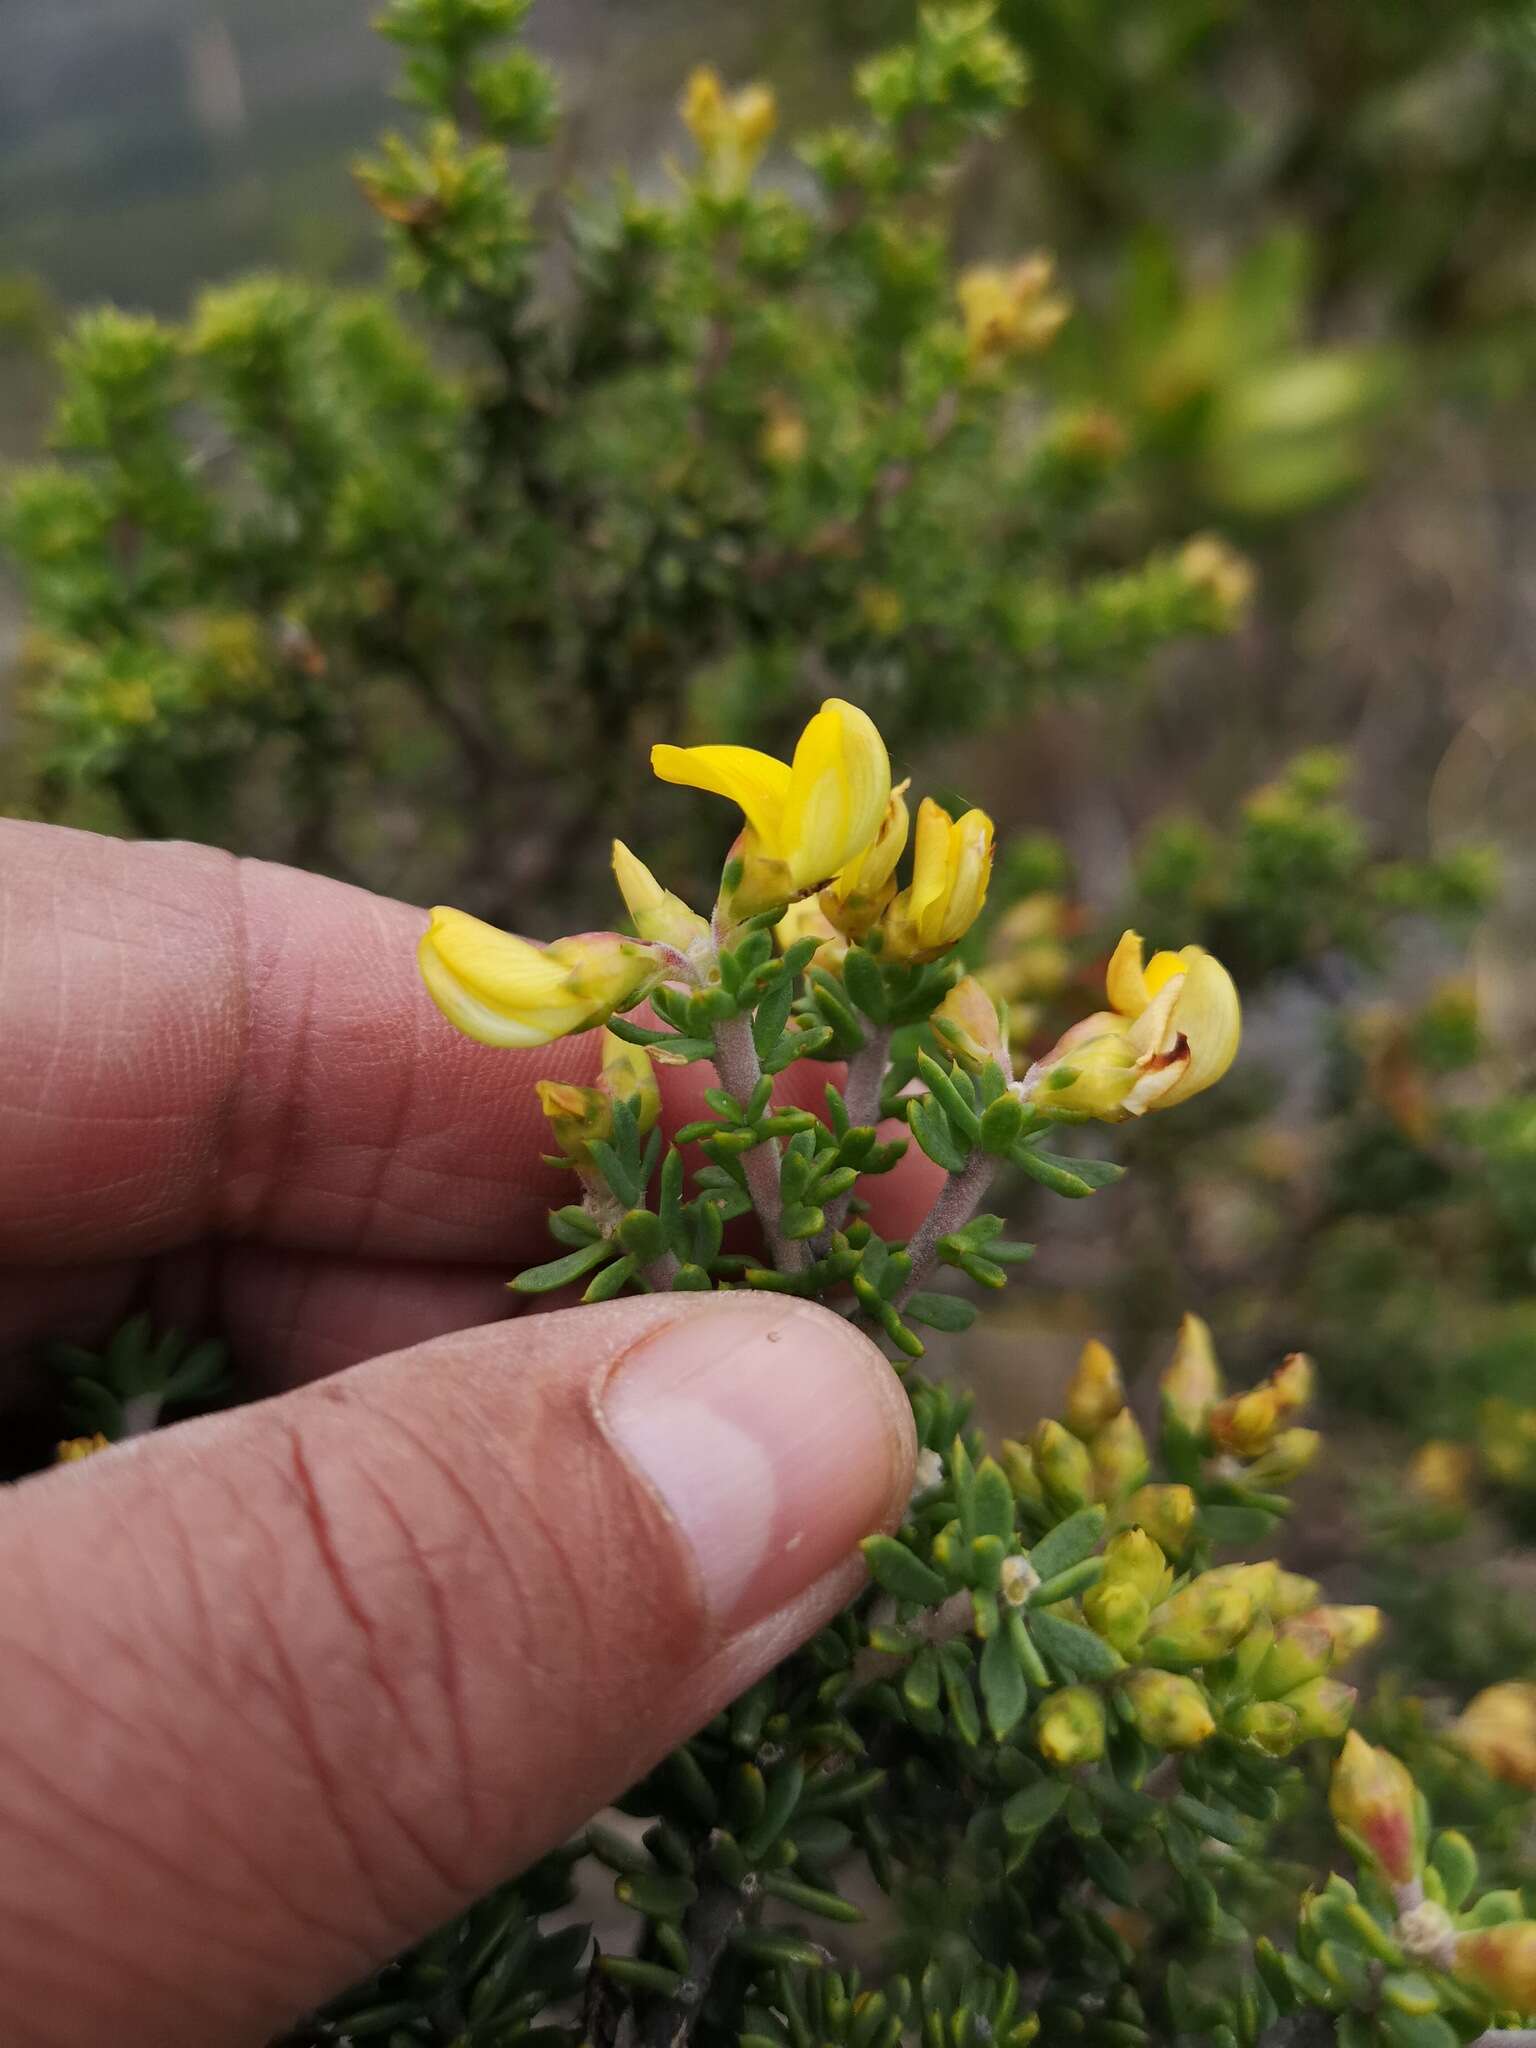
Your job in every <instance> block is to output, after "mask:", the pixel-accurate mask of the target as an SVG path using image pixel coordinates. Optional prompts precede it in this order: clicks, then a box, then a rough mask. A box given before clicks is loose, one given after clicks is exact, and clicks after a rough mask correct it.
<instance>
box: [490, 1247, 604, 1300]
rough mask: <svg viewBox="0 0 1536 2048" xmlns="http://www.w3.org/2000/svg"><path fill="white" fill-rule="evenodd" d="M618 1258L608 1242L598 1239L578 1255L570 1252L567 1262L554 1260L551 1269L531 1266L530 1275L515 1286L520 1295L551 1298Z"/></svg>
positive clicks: (581, 1249) (528, 1271) (519, 1276)
mask: <svg viewBox="0 0 1536 2048" xmlns="http://www.w3.org/2000/svg"><path fill="white" fill-rule="evenodd" d="M613 1256H614V1247H613V1246H612V1245H611V1244H609V1243H608V1242H607V1241H606V1239H604V1238H598V1239H597V1240H596V1241H595V1242H594V1243H592V1244H584V1245H579V1246H578V1247H577V1248H576V1250H575V1251H573V1252H567V1253H566V1255H565V1257H564V1258H563V1259H551V1260H550V1261H549V1263H548V1264H547V1265H543V1266H530V1267H529V1268H528V1270H527V1272H526V1273H519V1274H518V1276H517V1278H516V1279H515V1280H514V1281H513V1282H512V1289H513V1292H514V1293H516V1294H549V1293H552V1292H553V1290H554V1289H555V1288H557V1287H569V1286H570V1284H571V1282H572V1281H573V1280H579V1279H580V1278H581V1276H582V1274H583V1273H590V1272H591V1271H592V1268H593V1267H594V1266H601V1265H602V1264H603V1262H604V1261H605V1260H607V1259H611V1258H612V1257H613Z"/></svg>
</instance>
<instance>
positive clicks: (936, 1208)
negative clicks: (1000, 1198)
mask: <svg viewBox="0 0 1536 2048" xmlns="http://www.w3.org/2000/svg"><path fill="white" fill-rule="evenodd" d="M996 1171H997V1161H996V1160H995V1159H994V1158H993V1157H992V1156H991V1154H990V1153H987V1152H973V1153H972V1154H971V1158H970V1163H969V1165H968V1166H967V1167H966V1168H965V1171H964V1172H963V1173H952V1174H951V1175H950V1176H949V1179H948V1180H947V1181H945V1183H944V1186H943V1189H942V1191H941V1192H940V1195H939V1199H938V1200H937V1201H936V1202H935V1203H934V1205H933V1207H932V1208H931V1209H930V1210H929V1211H928V1214H927V1215H926V1216H925V1217H924V1218H923V1220H922V1222H921V1223H920V1224H919V1225H918V1226H917V1228H916V1230H914V1231H913V1233H912V1235H911V1237H910V1238H909V1239H908V1241H907V1254H908V1257H909V1258H910V1259H911V1261H912V1271H911V1273H910V1274H909V1275H908V1276H907V1281H906V1284H905V1286H904V1287H903V1288H902V1290H901V1292H900V1294H898V1295H897V1297H896V1306H897V1307H898V1308H900V1307H902V1305H903V1304H904V1303H905V1302H908V1301H910V1300H911V1298H912V1296H913V1295H914V1294H915V1293H916V1292H917V1290H918V1289H919V1288H920V1287H921V1286H922V1284H923V1282H924V1281H925V1280H926V1279H927V1277H928V1274H929V1271H930V1269H931V1267H932V1265H933V1261H934V1254H935V1253H936V1251H937V1250H938V1244H939V1239H940V1238H941V1237H948V1235H949V1233H950V1232H951V1231H952V1230H959V1229H961V1228H962V1227H963V1226H964V1225H965V1224H967V1223H969V1222H970V1220H971V1218H972V1217H973V1216H974V1215H975V1214H976V1211H977V1208H978V1207H979V1206H980V1203H981V1198H982V1196H983V1195H985V1193H986V1192H987V1189H988V1188H989V1187H990V1186H991V1185H992V1176H993V1174H994V1173H995V1172H996Z"/></svg>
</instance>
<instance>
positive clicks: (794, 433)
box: [757, 397, 811, 469]
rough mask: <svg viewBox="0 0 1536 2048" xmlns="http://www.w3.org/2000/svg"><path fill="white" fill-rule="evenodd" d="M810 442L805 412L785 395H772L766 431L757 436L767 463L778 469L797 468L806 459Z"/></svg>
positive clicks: (766, 415) (767, 413) (758, 446)
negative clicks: (796, 407) (797, 408)
mask: <svg viewBox="0 0 1536 2048" xmlns="http://www.w3.org/2000/svg"><path fill="white" fill-rule="evenodd" d="M810 444H811V433H810V429H809V427H807V426H806V424H805V415H804V414H803V413H801V412H798V411H797V410H796V409H795V407H794V406H792V405H788V404H786V403H785V401H784V400H783V399H782V398H778V397H772V398H770V399H769V400H768V403H767V407H766V410H765V417H764V420H763V426H762V432H761V433H760V434H759V435H758V437H757V450H758V453H759V454H760V455H761V456H762V458H763V460H764V462H766V463H769V464H770V465H771V466H772V467H773V468H774V469H794V468H796V467H797V466H798V465H799V464H800V463H802V462H804V460H805V456H806V450H807V449H808V448H809V447H810Z"/></svg>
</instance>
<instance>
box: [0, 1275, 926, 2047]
mask: <svg viewBox="0 0 1536 2048" xmlns="http://www.w3.org/2000/svg"><path fill="white" fill-rule="evenodd" d="M911 1435H912V1431H911V1419H910V1414H909V1410H908V1407H907V1403H906V1400H905V1398H904V1396H903V1395H902V1393H901V1390H900V1388H899V1386H898V1384H897V1382H896V1379H895V1377H894V1376H893V1374H892V1373H891V1371H890V1369H889V1367H888V1366H887V1365H886V1364H885V1363H884V1361H883V1360H882V1359H881V1358H880V1357H879V1355H878V1354H877V1353H876V1352H875V1350H874V1349H873V1347H872V1346H870V1345H869V1344H868V1343H866V1342H865V1340H864V1339H863V1338H862V1337H861V1336H859V1335H858V1334H857V1333H856V1332H855V1331H853V1330H851V1329H850V1328H849V1327H848V1325H847V1324H846V1323H844V1322H843V1321H841V1320H840V1319H839V1318H838V1317H836V1316H834V1315H831V1314H829V1313H828V1312H827V1311H825V1310H823V1309H818V1308H814V1307H811V1306H809V1305H805V1304H798V1303H797V1304H793V1305H790V1304H786V1303H785V1302H784V1301H783V1299H782V1297H779V1298H770V1299H762V1298H757V1297H752V1296H746V1295H740V1296H719V1295H716V1296H711V1297H708V1298H705V1297H696V1298H691V1297H686V1296H676V1295H674V1296H652V1297H648V1298H644V1299H639V1300H628V1301H616V1302H613V1303H610V1304H608V1305H606V1306H604V1307H600V1308H590V1309H575V1310H570V1311H567V1312H565V1313H563V1314H556V1315H543V1316H535V1317H529V1318H526V1319H524V1320H521V1321H519V1322H515V1323H510V1324H504V1325H497V1326H495V1327H492V1328H488V1329H482V1330H472V1331H467V1332H463V1333H460V1334H458V1335H455V1336H452V1337H447V1338H443V1339H441V1340H440V1341H438V1342H435V1343H431V1344H422V1345H418V1346H417V1347H416V1348H415V1349H413V1350H410V1351H401V1352H396V1353H394V1354H392V1355H391V1356H389V1357H387V1358H380V1359H375V1360H373V1361H371V1362H370V1363H369V1364H367V1365H362V1366H358V1367H356V1368H354V1369H353V1370H352V1371H351V1372H348V1373H344V1374H341V1375H339V1376H338V1377H337V1378H334V1379H331V1380H326V1381H321V1382H318V1383H316V1384H315V1385H313V1386H309V1387H305V1388H303V1389H302V1390H300V1391H299V1392H296V1393H292V1394H286V1395H284V1396H282V1397H281V1398H279V1399H277V1400H273V1401H267V1402H264V1403H261V1404H259V1405H256V1406H253V1407H249V1408H245V1409H241V1410H239V1411H238V1412H236V1413H234V1414H230V1415H225V1416H217V1417H211V1418H209V1419H207V1420H204V1421H201V1422H195V1423H188V1424H186V1425H184V1426H182V1427H180V1428H177V1429H174V1430H171V1431H169V1432H167V1433H166V1434H164V1435H163V1436H155V1437H151V1438H148V1439H145V1440H143V1441H141V1442H136V1443H133V1444H131V1445H127V1446H124V1447H122V1448H119V1449H117V1450H113V1451H110V1452H107V1453H104V1454H103V1455H102V1456H100V1457H99V1458H95V1459H90V1460H87V1461H85V1462H84V1463H82V1464H78V1465H74V1466H70V1467H65V1468H61V1469H60V1470H58V1471H57V1472H54V1473H50V1474H48V1475H46V1476H44V1477H41V1478H39V1479H35V1480H29V1481H27V1482H25V1483H24V1484H23V1485H21V1486H19V1487H17V1488H14V1489H12V1491H11V1492H10V1494H9V1495H8V1496H7V1497H5V1498H4V1499H3V1500H0V1642H3V1644H4V1656H5V1661H6V1667H7V1673H8V1679H9V1683H8V1685H7V1703H6V1712H5V1716H4V1719H3V1722H0V1814H3V1815H4V1825H5V1827H6V1831H7V1833H8V1835H9V1839H10V1843H11V1851H10V1853H8V1854H7V1855H6V1856H4V1857H3V1858H0V1981H3V1982H5V1983H6V1985H7V1987H8V1990H7V2007H8V2009H9V2010H10V2011H11V2012H12V2014H13V2015H16V2016H24V2015H35V2016H36V2025H37V2029H38V2031H37V2033H36V2034H35V2035H30V2036H29V2035H26V2033H25V2029H26V2027H27V2025H28V2024H29V2021H28V2019H27V2018H25V2017H23V2018H22V2026H23V2030H24V2033H23V2038H24V2039H28V2040H34V2041H36V2042H39V2043H41V2042H44V2041H46V2042H47V2043H49V2044H50V2048H60V2044H70V2048H72V2044H75V2043H81V2044H84V2043H86V2042H98V2041H105V2040H111V2041H112V2042H114V2043H115V2044H119V2048H135V2044H145V2048H148V2044H153V2048H176V2044H181V2043H186V2044H188V2048H191V2044H196V2048H223V2044H233V2043H243V2042H251V2043H258V2042H260V2041H262V2040H264V2039H265V2038H266V2037H267V2036H268V2035H269V2034H270V2033H271V2032H272V2031H274V2030H275V2029H276V2028H278V2027H279V2026H281V2025H282V2024H283V2023H284V2022H285V2021H286V2020H288V2019H289V2018H291V2017H292V2015H293V2014H294V2013H295V2012H297V2011H300V2010H302V2009H304V2008H306V2007H308V2006H310V2005H312V2004H314V2003H315V2002H317V2001H318V2000H320V1999H322V1998H323V1997H325V1996H326V1995H327V1994H328V1993H330V1992H333V1991H335V1990H337V1989H339V1988H340V1987H341V1986H342V1985H343V1984H345V1983H346V1982H348V1981H350V1979H351V1978H353V1977H354V1976H356V1975H358V1974H360V1973H361V1972H362V1971H364V1970H366V1969H367V1968H369V1967H371V1966H373V1965H375V1964H376V1963H378V1962H379V1961H381V1960H382V1959H383V1958H385V1957H386V1956H387V1955H389V1954H392V1953H393V1952H395V1951H396V1950H397V1949H399V1948H400V1947H402V1946H404V1945H405V1944H406V1943H408V1942H409V1941H411V1940H413V1939H415V1938H417V1937H418V1936H420V1935H422V1934H424V1933H425V1932H426V1931H428V1930H429V1929H430V1928H431V1927H432V1926H434V1925H435V1924H436V1923H437V1922H439V1921H440V1920H442V1919H444V1918H446V1917H447V1916H448V1915H449V1914H451V1913H453V1912H454V1911H456V1910H458V1909H459V1908H460V1907H462V1906H463V1905H464V1904H466V1903H467V1902H468V1901H469V1900H470V1899H471V1898H472V1897H474V1896H475V1895H477V1894H478V1893H480V1892H482V1891H484V1890H485V1889H486V1888H487V1887H488V1886H490V1885H491V1884H493V1883H495V1882H496V1881H498V1880H499V1879H501V1878H504V1877H506V1876H508V1875H509V1874H511V1873H512V1872H514V1871H515V1870H517V1869H519V1868H520V1867H521V1866H522V1865H524V1864H526V1863H527V1862H529V1861H530V1860H531V1859H532V1858H533V1857H535V1856H537V1855H538V1854H540V1853H541V1852H542V1851H543V1850H545V1849H547V1848H549V1847H551V1846H552V1845H554V1844H555V1843H557V1842H558V1841H559V1840H560V1839H561V1838H562V1837H563V1836H565V1835H566V1834H567V1833H569V1832H570V1831H571V1830H572V1829H573V1828H575V1827H577V1826H579V1825H580V1824H581V1823H582V1822H583V1821H584V1820H586V1819H587V1818H588V1817H589V1815H590V1814H591V1813H592V1812H593V1811H594V1810H595V1809H596V1808H597V1807H599V1806H601V1805H602V1804H603V1803H604V1802H605V1801H606V1800H608V1799H610V1798H612V1797H613V1796H615V1795H616V1794H617V1793H618V1792H619V1791H621V1790H622V1789H623V1787H624V1786H625V1785H626V1784H628V1783H630V1782H632V1781H633V1780H634V1779H635V1778H636V1777H638V1776H639V1775H641V1773H642V1772H644V1771H645V1770H646V1769H647V1768H648V1767H649V1766H650V1765H651V1764H652V1763H653V1762H654V1761H655V1760H656V1759H658V1758H659V1757H660V1756H662V1755H663V1754H665V1752H666V1751H667V1750H668V1749H669V1748H670V1747H671V1746H672V1745H673V1744H674V1743H676V1742H677V1741H679V1740H680V1739H682V1738H683V1737H684V1736H686V1735H687V1734H688V1733H689V1732H690V1731H691V1730H692V1729H694V1728H695V1727H697V1726H698V1725H699V1724H700V1723H702V1722H703V1721H705V1720H707V1719H708V1718H709V1717H710V1716H711V1715H712V1714H714V1713H715V1712H717V1711H718V1710H719V1708H720V1707H721V1706H723V1705H724V1704H725V1703H726V1701H727V1700H729V1699H730V1698H731V1697H732V1696H733V1695H734V1694H736V1693H737V1692H739V1691H741V1690H742V1689H743V1688H744V1687H746V1686H747V1685H749V1684H750V1683H751V1682H752V1681H753V1680H754V1679H755V1678H756V1677H758V1676H759V1675H760V1673H761V1672H763V1671H764V1670H765V1669H767V1668H768V1667H769V1666H770V1665H771V1664H773V1663H774V1662H775V1661H776V1660H777V1659H778V1658H780V1657H781V1656H783V1655H784V1654H785V1653H786V1651H787V1650H788V1649H789V1648H790V1647H791V1646H792V1645H793V1644H794V1643H795V1642H797V1641H798V1640H800V1639H802V1638H803V1637H804V1636H806V1635H808V1634H809V1633H810V1632H811V1631H812V1630H814V1629H815V1628H816V1627H817V1626H818V1625H819V1624H820V1623H821V1622H822V1621H823V1620H824V1619H825V1618H827V1617H828V1616H829V1615H830V1614H832V1613H833V1612H835V1611H836V1609H837V1608H838V1607H839V1606H840V1605H841V1604H843V1603H844V1602H845V1601H846V1600H847V1599H848V1598H849V1597H850V1595H851V1593H852V1592H853V1591H854V1590H856V1588H857V1586H858V1585H859V1584H860V1582H861V1565H860V1561H859V1560H858V1559H857V1557H856V1556H854V1555H852V1553H853V1547H854V1545H855V1544H856V1542H857V1540H858V1539H859V1537H861V1536H864V1535H866V1534H868V1533H869V1532H870V1531H871V1530H873V1529H875V1528H876V1527H878V1526H879V1525H881V1524H882V1523H889V1522H890V1521H892V1520H894V1519H895V1517H896V1516H897V1515H898V1514H899V1513H900V1511H901V1506H902V1503H903V1501H904V1499H905V1496H906V1492H907V1488H908V1484H909V1480H910V1470H911V1455H912V1451H911ZM22 1845H25V1853H22Z"/></svg>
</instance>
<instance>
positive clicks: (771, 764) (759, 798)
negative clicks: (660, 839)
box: [651, 720, 815, 854]
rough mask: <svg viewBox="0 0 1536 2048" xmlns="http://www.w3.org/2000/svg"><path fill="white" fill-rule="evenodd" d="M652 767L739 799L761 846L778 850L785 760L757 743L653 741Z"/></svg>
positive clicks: (664, 777) (665, 776)
mask: <svg viewBox="0 0 1536 2048" xmlns="http://www.w3.org/2000/svg"><path fill="white" fill-rule="evenodd" d="M812 723H813V724H814V723H815V721H814V720H812ZM651 768H652V771H653V772H654V773H655V774H656V775H657V776H658V777H659V778H660V780H661V781H663V782H675V783H680V784H681V785H682V786H683V787H684V788H685V789H703V790H707V791H708V792H709V794H710V795H711V796H723V797H727V798H729V800H730V801H731V802H732V803H733V804H739V805H740V807H741V809H742V810H743V811H744V812H745V814H746V818H747V822H748V824H750V825H751V826H752V828H753V830H754V831H755V832H756V833H757V836H758V838H759V839H760V840H761V841H762V843H763V845H764V847H765V848H766V849H767V850H768V851H769V852H771V853H774V854H782V852H783V848H782V845H781V840H782V834H783V824H784V807H785V803H786V801H787V800H788V797H789V786H790V767H789V764H788V762H787V761H776V760H775V759H774V757H773V756H772V754H760V753H759V752H758V751H757V749H756V747H671V746H656V747H652V749H651Z"/></svg>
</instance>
